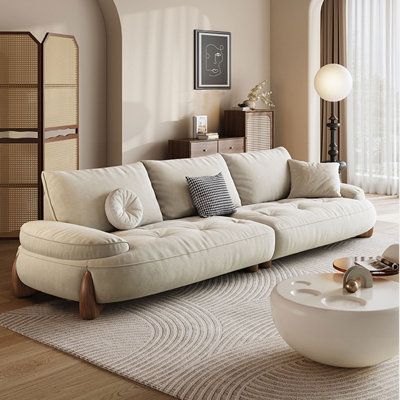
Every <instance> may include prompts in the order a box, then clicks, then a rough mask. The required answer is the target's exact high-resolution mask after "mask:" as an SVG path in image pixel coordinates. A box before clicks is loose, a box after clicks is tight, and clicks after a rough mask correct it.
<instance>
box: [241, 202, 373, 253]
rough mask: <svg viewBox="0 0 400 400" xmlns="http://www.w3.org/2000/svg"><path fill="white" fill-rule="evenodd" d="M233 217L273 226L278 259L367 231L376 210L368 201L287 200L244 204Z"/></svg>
mask: <svg viewBox="0 0 400 400" xmlns="http://www.w3.org/2000/svg"><path fill="white" fill-rule="evenodd" d="M233 217H235V218H240V219H245V220H249V221H256V222H259V223H262V224H264V225H267V226H270V227H271V228H273V229H274V231H275V252H274V256H273V258H274V259H276V258H280V257H283V256H286V255H289V254H294V253H298V252H300V251H304V250H308V249H312V248H315V247H319V246H323V245H326V244H329V243H334V242H337V241H339V240H345V239H348V238H351V237H354V236H357V235H359V234H361V233H364V232H366V231H368V230H369V229H370V228H371V227H373V226H374V223H375V218H376V213H375V209H374V207H373V205H372V204H371V203H370V202H369V201H368V200H353V199H347V198H329V199H328V198H323V199H284V200H279V201H275V202H268V203H260V204H252V205H248V206H243V207H240V208H239V209H238V210H237V212H236V213H235V214H234V215H233Z"/></svg>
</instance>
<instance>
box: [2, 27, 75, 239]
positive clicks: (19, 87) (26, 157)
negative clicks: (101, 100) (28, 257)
mask: <svg viewBox="0 0 400 400" xmlns="http://www.w3.org/2000/svg"><path fill="white" fill-rule="evenodd" d="M78 68H79V54H78V46H77V43H76V41H75V38H74V37H72V36H67V35H58V34H50V33H48V34H47V35H46V36H45V39H44V40H43V42H42V43H40V42H39V41H38V40H37V39H36V38H35V37H34V36H33V35H32V34H31V33H29V32H0V238H2V237H17V236H18V233H19V228H20V227H21V225H22V224H23V223H24V222H26V221H30V220H35V219H41V218H42V216H43V191H42V186H41V182H40V174H41V172H42V171H43V170H70V169H77V168H78V160H79V147H78V138H79V136H78V133H79V112H78V110H79V103H78V98H79V72H78Z"/></svg>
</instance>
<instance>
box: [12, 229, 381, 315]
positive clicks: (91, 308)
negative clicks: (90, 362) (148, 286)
mask: <svg viewBox="0 0 400 400" xmlns="http://www.w3.org/2000/svg"><path fill="white" fill-rule="evenodd" d="M373 233H374V227H372V228H371V229H369V230H368V231H367V232H364V233H361V234H360V235H358V236H357V237H358V238H369V237H371V236H372V235H373ZM17 257H18V256H17ZM17 257H15V260H14V263H13V265H12V269H11V283H12V288H13V291H14V295H15V296H16V297H29V296H32V295H33V294H35V293H37V292H38V291H37V290H36V289H33V288H31V287H29V286H27V285H25V284H24V283H23V282H22V281H21V279H19V276H18V274H17V267H16V263H17ZM271 266H272V261H271V260H270V261H266V262H263V263H260V264H256V265H252V266H250V267H247V268H245V269H244V270H245V271H246V272H257V271H258V270H259V269H260V268H271ZM102 308H103V304H99V303H97V302H96V295H95V290H94V285H93V279H92V275H91V273H90V272H89V271H86V272H85V274H84V275H83V278H82V282H81V287H80V292H79V314H80V316H81V318H82V319H86V320H90V319H95V318H97V317H98V316H99V315H100V313H101V310H102Z"/></svg>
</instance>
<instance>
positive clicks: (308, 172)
mask: <svg viewBox="0 0 400 400" xmlns="http://www.w3.org/2000/svg"><path fill="white" fill-rule="evenodd" d="M288 163H289V168H290V180H291V189H290V194H289V197H288V198H289V199H292V198H300V197H341V195H340V177H339V164H338V163H316V162H305V161H297V160H288Z"/></svg>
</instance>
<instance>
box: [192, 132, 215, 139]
mask: <svg viewBox="0 0 400 400" xmlns="http://www.w3.org/2000/svg"><path fill="white" fill-rule="evenodd" d="M197 139H199V140H217V139H219V135H218V133H211V132H210V133H198V134H197Z"/></svg>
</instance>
